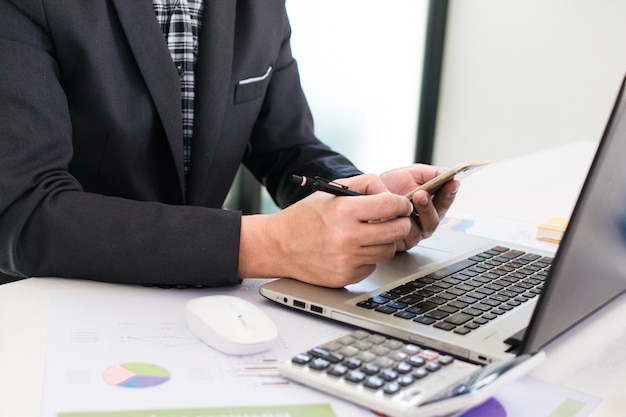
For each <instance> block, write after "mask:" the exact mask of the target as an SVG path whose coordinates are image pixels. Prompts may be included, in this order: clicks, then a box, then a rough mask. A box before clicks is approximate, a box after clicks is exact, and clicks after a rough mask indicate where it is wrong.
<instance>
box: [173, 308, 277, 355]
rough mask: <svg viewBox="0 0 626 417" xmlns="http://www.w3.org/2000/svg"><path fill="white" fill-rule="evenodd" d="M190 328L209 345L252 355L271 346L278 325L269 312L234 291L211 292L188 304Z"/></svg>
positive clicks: (186, 310) (224, 350) (225, 351)
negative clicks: (228, 293)
mask: <svg viewBox="0 0 626 417" xmlns="http://www.w3.org/2000/svg"><path fill="white" fill-rule="evenodd" d="M185 316H186V319H187V324H188V325H189V328H190V329H191V331H192V332H193V333H194V334H195V335H196V336H198V337H199V338H200V340H202V341H203V342H204V343H206V344H207V345H209V346H211V347H213V348H215V349H217V350H219V351H220V352H223V353H227V354H229V355H249V354H253V353H259V352H263V351H264V350H267V349H269V348H270V347H271V346H272V344H273V342H274V340H275V339H276V337H278V329H277V328H276V325H275V324H274V322H273V321H272V319H270V318H269V317H268V316H267V314H265V313H264V312H263V310H261V309H260V308H259V307H257V306H255V305H254V304H252V303H251V302H249V301H246V300H244V299H242V298H239V297H235V296H232V295H208V296H205V297H199V298H194V299H191V300H189V301H188V302H187V304H185Z"/></svg>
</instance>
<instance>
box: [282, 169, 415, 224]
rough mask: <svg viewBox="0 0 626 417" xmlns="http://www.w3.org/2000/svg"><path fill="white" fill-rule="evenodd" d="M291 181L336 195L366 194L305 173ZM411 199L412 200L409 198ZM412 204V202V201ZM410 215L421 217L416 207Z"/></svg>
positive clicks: (292, 178)
mask: <svg viewBox="0 0 626 417" xmlns="http://www.w3.org/2000/svg"><path fill="white" fill-rule="evenodd" d="M291 182H293V183H296V184H298V185H300V186H301V187H305V186H307V187H311V188H313V189H314V190H317V191H324V192H326V193H330V194H333V195H336V196H358V195H364V194H361V193H359V192H356V191H352V190H350V189H348V187H347V186H345V185H342V184H338V183H336V182H333V181H329V180H326V179H324V178H321V177H313V178H312V179H311V178H308V177H305V176H304V175H295V174H294V175H292V176H291ZM409 200H411V199H410V198H409ZM411 204H412V202H411ZM410 216H411V217H412V218H414V219H416V220H417V218H418V217H419V214H418V213H417V212H416V211H415V208H413V211H412V212H411V214H410Z"/></svg>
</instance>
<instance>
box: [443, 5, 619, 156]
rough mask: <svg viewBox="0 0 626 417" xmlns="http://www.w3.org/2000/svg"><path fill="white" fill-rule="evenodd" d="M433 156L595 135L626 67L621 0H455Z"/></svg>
mask: <svg viewBox="0 0 626 417" xmlns="http://www.w3.org/2000/svg"><path fill="white" fill-rule="evenodd" d="M446 36H447V37H446V45H445V51H444V69H443V74H442V75H443V79H442V88H441V95H440V108H439V114H438V120H437V132H436V143H435V151H434V158H433V159H434V162H435V163H436V164H440V165H445V166H452V165H456V164H457V163H458V162H460V161H463V160H468V159H474V158H482V157H488V158H491V159H492V160H494V161H497V160H501V159H505V158H510V157H513V156H516V155H520V154H525V153H529V152H533V151H537V150H540V149H544V148H548V147H553V146H557V145H560V144H565V143H570V142H576V141H598V140H599V139H600V137H601V135H602V132H603V129H604V125H605V123H606V120H607V118H608V116H609V112H610V110H611V107H612V104H613V101H614V99H615V96H616V94H617V91H618V88H619V86H620V83H621V80H622V77H623V76H624V74H625V73H626V1H624V0H451V1H450V6H449V16H448V27H447V35H446Z"/></svg>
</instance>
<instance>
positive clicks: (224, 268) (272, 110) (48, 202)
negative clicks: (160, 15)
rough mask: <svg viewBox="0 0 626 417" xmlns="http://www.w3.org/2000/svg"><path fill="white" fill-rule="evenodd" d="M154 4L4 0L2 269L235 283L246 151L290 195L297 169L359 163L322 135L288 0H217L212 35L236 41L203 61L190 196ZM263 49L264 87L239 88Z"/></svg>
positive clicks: (347, 168) (282, 194)
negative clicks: (231, 194)
mask: <svg viewBox="0 0 626 417" xmlns="http://www.w3.org/2000/svg"><path fill="white" fill-rule="evenodd" d="M145 3H146V2H128V1H126V0H110V1H109V2H84V1H83V0H68V1H64V2H47V1H45V0H16V1H10V0H0V62H2V66H1V68H0V271H1V272H4V273H7V274H10V275H14V276H62V277H69V278H85V279H94V280H101V281H109V282H126V283H136V284H157V285H208V286H221V285H232V284H236V283H238V282H239V281H238V277H237V268H238V252H239V232H240V222H241V218H240V216H241V214H240V213H239V212H235V211H228V210H223V209H221V204H222V203H223V200H224V198H225V196H226V194H227V192H228V188H229V184H230V182H231V181H232V178H233V177H234V174H235V172H236V170H237V168H238V166H239V163H240V162H242V161H244V162H245V164H246V165H247V166H248V167H249V168H250V170H251V171H252V172H253V173H254V175H256V176H257V178H259V179H260V180H261V181H263V182H264V183H265V184H266V185H267V187H268V189H269V190H270V192H271V193H272V194H273V195H274V196H275V198H276V200H277V201H278V202H279V203H280V204H281V205H287V204H291V203H292V202H294V201H296V200H297V199H298V198H301V197H302V194H299V192H300V190H299V189H298V188H297V187H293V186H288V185H287V181H288V180H287V177H288V174H289V173H292V172H298V173H303V174H309V175H310V174H317V175H319V174H322V175H326V176H328V177H332V178H337V177H340V176H346V175H355V174H358V173H359V171H358V170H357V169H356V168H355V167H354V166H352V164H351V163H350V162H349V161H347V160H346V159H345V158H343V157H341V156H340V155H338V154H336V153H334V152H332V151H331V150H330V149H328V148H327V147H326V146H324V145H323V144H321V143H320V142H319V141H318V140H317V139H316V138H315V137H314V135H313V128H312V121H311V117H310V114H309V110H308V107H307V105H306V100H305V99H304V95H303V94H302V91H301V89H300V86H299V80H298V74H297V69H296V65H295V62H294V61H293V58H292V57H291V52H290V50H289V42H288V37H289V25H288V23H287V20H286V16H285V14H284V5H283V4H282V2H280V1H267V2H257V1H249V2H246V1H239V2H238V5H237V8H236V9H235V6H230V5H232V4H234V3H235V2H231V1H224V0H212V1H210V2H207V5H208V7H209V8H211V10H210V11H211V13H210V15H212V17H211V19H212V20H211V22H210V24H209V27H210V28H211V29H207V30H206V33H207V34H211V35H214V36H222V35H220V33H227V34H228V33H231V34H232V43H231V44H229V43H228V42H225V44H226V45H227V47H226V50H225V51H222V52H220V53H222V55H219V54H218V55H216V53H213V52H211V51H216V50H215V49H213V50H211V49H207V52H205V53H204V57H205V58H204V59H205V61H206V62H208V64H206V66H203V65H204V64H203V63H202V62H204V61H202V59H203V58H202V56H201V59H200V63H199V71H200V74H199V78H201V79H204V80H208V81H206V82H204V81H199V85H198V89H199V90H198V99H197V105H198V108H199V109H200V111H199V112H197V116H196V117H197V118H199V119H200V120H202V121H200V122H199V123H197V130H198V132H199V133H198V134H197V135H195V136H194V146H196V145H197V147H195V148H194V152H195V151H196V150H197V152H195V153H194V160H193V161H192V162H193V165H192V174H191V177H190V185H189V190H188V192H187V194H186V193H185V192H184V190H183V188H182V185H181V184H182V179H181V173H182V170H181V169H182V164H181V160H182V159H181V158H182V153H181V152H180V147H181V146H182V145H181V144H179V143H178V141H177V140H174V139H173V138H175V137H176V136H177V134H178V133H179V130H178V129H180V126H179V125H180V107H178V106H179V102H178V99H179V96H178V95H177V94H178V85H177V82H176V71H175V68H173V64H171V60H169V56H168V54H167V48H166V47H165V46H164V44H163V45H161V44H160V43H159V41H160V42H162V35H160V33H159V32H158V25H157V24H156V20H154V21H152V20H150V19H149V18H150V17H151V18H152V19H154V16H153V15H152V16H150V13H152V11H151V10H150V7H151V6H150V5H149V2H147V3H148V5H147V6H146V5H145ZM229 7H232V9H229ZM142 13H143V14H142ZM205 19H206V18H205ZM229 19H230V20H229ZM143 20H145V21H146V22H147V23H142V21H143ZM125 22H126V23H125ZM222 22H229V23H222ZM235 22H236V23H237V24H235ZM205 23H207V22H206V21H205ZM125 25H126V26H125ZM233 28H237V29H236V30H235V29H233ZM268 28H270V29H271V30H269V31H268ZM145 38H148V39H149V41H146V40H145ZM133 39H135V40H133ZM253 39H257V42H258V43H260V44H261V46H260V48H257V49H254V48H251V46H252V47H255V46H257V45H256V44H254V42H252V41H251V40H253ZM141 42H144V44H141ZM205 43H206V41H205ZM250 43H253V45H250ZM246 45H248V46H247V47H246ZM201 47H202V46H201ZM247 48H250V49H247ZM222 49H225V48H224V47H222ZM251 51H255V52H251ZM219 56H221V57H226V58H228V59H223V60H222V59H215V58H216V57H219ZM261 61H263V62H261ZM261 63H262V66H265V67H267V66H272V69H273V72H272V73H271V76H270V77H269V79H268V82H267V84H265V85H264V86H263V88H262V89H261V92H260V93H258V94H254V95H249V94H247V93H246V94H247V95H246V94H244V92H243V90H244V89H243V88H242V89H240V91H239V92H238V91H237V87H238V85H239V84H238V82H239V81H240V80H242V79H244V78H246V77H249V76H251V75H253V74H254V73H255V71H257V69H258V68H259V65H261ZM168 65H169V67H168ZM170 67H171V68H170ZM214 74H217V75H218V76H222V77H223V78H224V79H227V80H228V83H227V84H226V87H224V88H223V90H220V88H221V87H219V88H218V84H220V83H218V82H216V81H211V80H215V79H216V77H215V76H214ZM212 83H213V84H212ZM156 87H158V88H156ZM220 91H223V93H220ZM238 94H239V96H238ZM238 97H239V99H238ZM222 98H223V99H224V100H222ZM222 102H223V103H222ZM289 103H291V104H289Z"/></svg>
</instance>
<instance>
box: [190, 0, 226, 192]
mask: <svg viewBox="0 0 626 417" xmlns="http://www.w3.org/2000/svg"><path fill="white" fill-rule="evenodd" d="M236 8H237V2H236V0H206V1H205V3H204V16H203V19H202V32H201V34H200V50H199V52H198V62H197V67H196V99H195V111H194V135H193V136H194V137H193V143H192V151H191V172H190V174H189V188H188V193H187V195H188V197H189V203H190V204H206V200H207V198H209V197H207V194H210V190H208V188H207V185H208V184H210V183H211V181H209V177H210V175H211V160H212V159H213V157H214V153H215V148H216V146H217V144H218V140H219V135H220V131H221V128H222V121H223V119H224V111H225V110H226V105H227V103H228V100H229V97H228V91H229V88H230V83H231V75H232V60H233V44H234V37H235V15H236ZM231 100H232V98H231ZM207 191H208V193H207Z"/></svg>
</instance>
